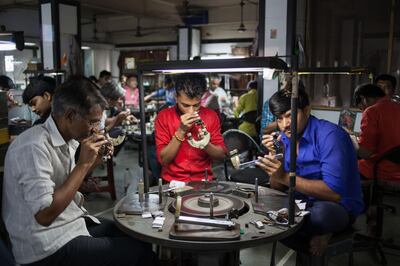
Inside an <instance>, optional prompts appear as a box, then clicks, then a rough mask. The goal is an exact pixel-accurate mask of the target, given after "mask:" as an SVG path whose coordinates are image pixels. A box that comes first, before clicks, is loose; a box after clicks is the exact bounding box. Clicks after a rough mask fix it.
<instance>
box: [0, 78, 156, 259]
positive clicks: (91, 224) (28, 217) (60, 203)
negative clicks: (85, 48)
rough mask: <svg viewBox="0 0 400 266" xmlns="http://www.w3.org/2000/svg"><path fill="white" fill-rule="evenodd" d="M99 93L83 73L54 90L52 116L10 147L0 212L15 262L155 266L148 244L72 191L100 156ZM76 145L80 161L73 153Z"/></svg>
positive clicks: (101, 101)
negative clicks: (88, 206) (93, 209)
mask: <svg viewBox="0 0 400 266" xmlns="http://www.w3.org/2000/svg"><path fill="white" fill-rule="evenodd" d="M105 107H106V102H105V100H104V98H103V97H102V96H101V95H100V92H99V91H98V89H97V88H96V86H95V85H94V84H93V83H91V82H90V81H89V80H88V79H86V78H81V77H72V78H71V79H70V80H68V81H67V82H65V83H64V84H62V85H61V86H60V87H59V88H58V89H57V90H56V92H55V94H54V98H53V102H52V113H51V116H50V117H49V118H48V119H47V120H46V122H45V123H44V124H42V125H38V126H35V127H32V128H30V129H29V130H27V131H25V132H23V133H22V134H21V135H19V136H18V137H17V138H16V139H15V141H14V142H13V143H12V144H11V145H10V147H9V149H8V152H7V155H6V159H5V166H4V184H3V208H2V215H3V220H4V222H5V225H6V228H7V230H8V233H9V235H10V239H11V243H12V250H13V254H14V257H15V260H16V262H17V263H18V264H28V265H110V266H111V265H154V264H157V260H156V259H154V256H153V253H152V251H151V249H150V248H149V247H148V246H147V245H146V244H144V243H142V242H140V241H137V240H135V239H132V238H129V237H127V236H125V235H124V234H123V233H122V232H120V231H119V230H118V229H117V228H116V226H115V225H114V224H113V223H112V222H111V221H107V220H104V221H103V220H102V222H101V224H100V222H99V220H98V219H96V218H95V217H92V216H90V215H88V213H87V211H86V210H85V209H84V208H83V207H82V206H81V205H82V199H83V198H82V195H81V194H80V193H79V192H78V189H79V187H80V185H81V183H82V181H83V179H84V177H85V175H86V174H87V173H88V172H89V171H90V169H91V168H93V167H94V166H95V165H96V164H97V163H99V162H100V161H101V154H100V153H101V152H99V151H100V149H101V147H102V146H103V145H105V144H106V142H107V141H106V140H105V138H104V136H101V135H95V134H92V132H93V130H95V129H96V128H97V127H98V126H99V122H100V120H101V117H102V114H103V110H104V108H105ZM78 141H79V142H80V143H81V151H80V156H79V160H78V161H77V163H76V164H75V161H74V155H75V151H76V148H77V146H78Z"/></svg>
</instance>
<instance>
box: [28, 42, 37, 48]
mask: <svg viewBox="0 0 400 266" xmlns="http://www.w3.org/2000/svg"><path fill="white" fill-rule="evenodd" d="M25 46H27V47H34V46H37V45H36V43H34V42H25Z"/></svg>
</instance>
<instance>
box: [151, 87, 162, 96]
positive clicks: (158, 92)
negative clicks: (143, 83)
mask: <svg viewBox="0 0 400 266" xmlns="http://www.w3.org/2000/svg"><path fill="white" fill-rule="evenodd" d="M164 95H165V89H164V88H161V89H158V90H156V91H155V92H153V93H152V96H153V97H162V96H164Z"/></svg>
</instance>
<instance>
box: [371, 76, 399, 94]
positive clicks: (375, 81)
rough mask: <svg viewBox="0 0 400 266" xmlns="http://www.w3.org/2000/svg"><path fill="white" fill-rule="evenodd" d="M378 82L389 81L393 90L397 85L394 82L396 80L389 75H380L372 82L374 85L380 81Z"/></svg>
mask: <svg viewBox="0 0 400 266" xmlns="http://www.w3.org/2000/svg"><path fill="white" fill-rule="evenodd" d="M380 80H387V81H389V82H390V83H392V87H393V90H394V89H396V84H397V82H396V78H395V77H394V76H392V75H389V74H381V75H378V76H377V77H376V78H375V80H374V84H377V83H378V81H380Z"/></svg>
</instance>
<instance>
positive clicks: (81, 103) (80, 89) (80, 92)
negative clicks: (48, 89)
mask: <svg viewBox="0 0 400 266" xmlns="http://www.w3.org/2000/svg"><path fill="white" fill-rule="evenodd" d="M97 104H99V105H100V107H101V108H102V109H105V108H106V107H107V102H106V100H105V99H104V97H103V96H102V95H101V94H100V91H99V90H98V87H97V86H96V85H95V84H94V83H93V82H92V81H91V80H90V79H88V78H85V77H83V76H71V77H70V78H69V79H68V80H67V81H66V82H64V83H63V84H61V85H60V86H58V87H57V89H56V91H55V93H54V97H53V102H52V106H51V108H52V113H53V115H54V116H62V115H64V114H65V112H66V111H67V110H68V109H73V110H75V111H76V112H78V113H79V114H81V115H87V114H88V113H89V111H90V108H92V107H93V106H95V105H97Z"/></svg>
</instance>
